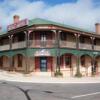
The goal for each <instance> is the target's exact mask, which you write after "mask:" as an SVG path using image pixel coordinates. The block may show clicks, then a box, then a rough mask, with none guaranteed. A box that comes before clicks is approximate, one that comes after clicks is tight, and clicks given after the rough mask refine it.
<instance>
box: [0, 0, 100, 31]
mask: <svg viewBox="0 0 100 100" xmlns="http://www.w3.org/2000/svg"><path fill="white" fill-rule="evenodd" d="M14 15H19V16H20V19H25V18H28V19H34V18H43V19H47V20H51V21H55V22H60V23H63V24H66V25H71V26H75V27H78V28H83V29H86V30H90V31H95V23H100V0H0V26H1V27H2V29H3V30H4V29H6V27H7V25H9V24H12V23H13V16H14Z"/></svg>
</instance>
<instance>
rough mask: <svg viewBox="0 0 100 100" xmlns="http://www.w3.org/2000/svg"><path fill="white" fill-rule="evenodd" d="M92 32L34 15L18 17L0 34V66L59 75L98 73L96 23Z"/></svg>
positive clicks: (99, 28)
mask: <svg viewBox="0 0 100 100" xmlns="http://www.w3.org/2000/svg"><path fill="white" fill-rule="evenodd" d="M95 26H96V32H95V33H94V32H90V31H87V30H83V29H80V28H76V27H72V26H68V25H64V24H60V23H56V22H52V21H48V20H44V19H40V18H36V19H33V20H27V19H25V20H19V16H17V15H15V16H14V23H13V24H11V25H8V27H7V31H6V32H5V33H1V35H0V69H1V70H8V71H17V72H22V73H31V72H33V74H34V75H43V76H54V73H55V72H56V70H57V69H59V70H60V71H61V72H62V73H63V77H73V76H75V74H76V73H77V71H79V72H80V73H81V74H82V76H91V75H92V74H93V72H95V75H97V76H100V24H99V23H97V24H96V25H95Z"/></svg>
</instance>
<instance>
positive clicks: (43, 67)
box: [40, 57, 47, 72]
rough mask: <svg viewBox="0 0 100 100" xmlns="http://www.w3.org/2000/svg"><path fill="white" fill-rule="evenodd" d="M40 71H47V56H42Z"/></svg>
mask: <svg viewBox="0 0 100 100" xmlns="http://www.w3.org/2000/svg"><path fill="white" fill-rule="evenodd" d="M40 71H42V72H46V71H47V58H46V57H40Z"/></svg>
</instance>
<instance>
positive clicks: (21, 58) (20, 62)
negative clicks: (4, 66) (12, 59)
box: [18, 55, 23, 67]
mask: <svg viewBox="0 0 100 100" xmlns="http://www.w3.org/2000/svg"><path fill="white" fill-rule="evenodd" d="M22 61H23V56H22V55H18V67H22Z"/></svg>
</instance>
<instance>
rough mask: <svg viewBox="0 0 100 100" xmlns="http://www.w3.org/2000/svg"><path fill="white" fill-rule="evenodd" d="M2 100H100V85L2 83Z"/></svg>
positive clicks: (0, 88)
mask: <svg viewBox="0 0 100 100" xmlns="http://www.w3.org/2000/svg"><path fill="white" fill-rule="evenodd" d="M0 100H100V84H99V83H93V84H43V83H42V84H40V83H37V84H36V83H17V82H6V81H5V82H3V81H1V82H0Z"/></svg>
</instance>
